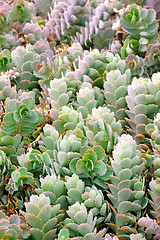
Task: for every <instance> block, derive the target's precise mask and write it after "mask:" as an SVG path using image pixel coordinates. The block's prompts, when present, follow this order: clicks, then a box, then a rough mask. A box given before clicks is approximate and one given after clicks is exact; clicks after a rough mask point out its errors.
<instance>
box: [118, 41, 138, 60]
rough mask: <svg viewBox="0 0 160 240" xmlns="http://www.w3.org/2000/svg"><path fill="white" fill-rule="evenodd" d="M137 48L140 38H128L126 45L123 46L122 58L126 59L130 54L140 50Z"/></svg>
mask: <svg viewBox="0 0 160 240" xmlns="http://www.w3.org/2000/svg"><path fill="white" fill-rule="evenodd" d="M137 48H138V40H135V39H126V40H125V42H124V46H123V47H121V57H122V59H125V58H126V57H127V56H128V55H130V54H136V51H137V50H138V49H137ZM137 52H138V51H137Z"/></svg>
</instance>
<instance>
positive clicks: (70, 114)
mask: <svg viewBox="0 0 160 240" xmlns="http://www.w3.org/2000/svg"><path fill="white" fill-rule="evenodd" d="M50 116H51V118H52V119H55V121H54V122H53V126H55V127H56V128H57V129H58V130H59V132H64V131H65V130H74V129H75V128H80V129H82V127H83V125H84V120H83V117H82V113H81V112H78V111H77V110H75V109H73V107H69V106H63V107H62V108H61V110H60V111H58V110H56V109H54V108H52V109H51V111H50ZM58 126H59V127H58ZM59 128H60V129H59Z"/></svg>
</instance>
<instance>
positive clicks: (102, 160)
mask: <svg viewBox="0 0 160 240" xmlns="http://www.w3.org/2000/svg"><path fill="white" fill-rule="evenodd" d="M69 166H70V170H71V171H72V172H73V173H76V174H77V175H78V176H79V178H82V179H83V181H84V182H85V184H86V185H88V186H92V185H93V184H95V185H98V186H99V187H101V188H102V189H106V188H107V183H106V181H107V180H108V179H109V175H110V174H111V173H112V170H111V168H110V166H109V165H108V164H107V158H106V155H105V152H104V149H103V148H102V147H101V146H94V147H93V148H87V150H86V146H84V148H82V149H81V157H79V158H74V159H72V160H71V162H70V164H69Z"/></svg>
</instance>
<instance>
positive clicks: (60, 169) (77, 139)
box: [52, 129, 88, 176]
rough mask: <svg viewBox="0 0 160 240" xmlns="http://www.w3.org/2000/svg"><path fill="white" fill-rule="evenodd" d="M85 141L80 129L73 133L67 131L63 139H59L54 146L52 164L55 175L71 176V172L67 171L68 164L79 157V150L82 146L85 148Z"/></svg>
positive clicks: (86, 142)
mask: <svg viewBox="0 0 160 240" xmlns="http://www.w3.org/2000/svg"><path fill="white" fill-rule="evenodd" d="M87 144H88V141H87V139H86V138H85V137H84V135H83V132H82V131H81V130H80V129H75V131H73V132H72V131H68V132H67V133H66V134H65V135H64V137H63V139H62V138H60V139H59V140H58V141H57V143H56V146H55V150H54V151H53V152H54V162H53V163H52V165H53V168H54V171H55V172H56V174H57V175H58V174H60V175H62V176H65V175H71V173H72V171H71V170H70V169H69V163H70V161H71V160H72V159H74V158H78V157H81V154H80V153H81V149H82V147H83V145H85V146H84V147H86V145H87Z"/></svg>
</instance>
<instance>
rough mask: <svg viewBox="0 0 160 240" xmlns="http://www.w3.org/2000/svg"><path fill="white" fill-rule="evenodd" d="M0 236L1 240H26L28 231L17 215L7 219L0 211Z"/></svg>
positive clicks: (28, 234)
mask: <svg viewBox="0 0 160 240" xmlns="http://www.w3.org/2000/svg"><path fill="white" fill-rule="evenodd" d="M0 234H1V239H15V240H16V239H27V238H28V237H29V236H30V229H29V227H28V226H27V224H25V223H24V221H23V219H22V218H20V217H19V216H18V215H15V214H13V215H12V216H10V217H8V216H6V215H5V214H4V213H3V212H2V211H0Z"/></svg>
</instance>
